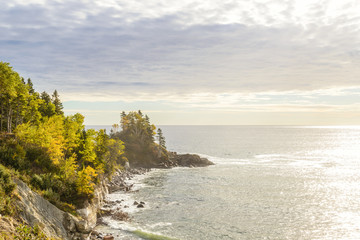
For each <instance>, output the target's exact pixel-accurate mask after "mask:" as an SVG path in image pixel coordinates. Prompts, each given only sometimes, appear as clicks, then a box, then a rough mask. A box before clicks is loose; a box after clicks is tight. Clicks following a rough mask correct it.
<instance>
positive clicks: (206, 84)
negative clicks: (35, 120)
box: [0, 0, 360, 125]
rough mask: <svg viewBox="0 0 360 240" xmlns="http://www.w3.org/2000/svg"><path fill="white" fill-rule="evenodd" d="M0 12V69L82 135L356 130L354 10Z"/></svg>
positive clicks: (82, 8)
mask: <svg viewBox="0 0 360 240" xmlns="http://www.w3.org/2000/svg"><path fill="white" fill-rule="evenodd" d="M0 6H1V8H0V61H4V62H9V63H10V65H11V66H12V67H13V68H14V70H15V71H17V72H19V74H20V75H21V76H22V77H24V78H25V79H27V78H31V79H32V81H33V83H34V86H35V89H36V90H37V91H39V92H42V91H47V92H49V93H52V92H53V91H54V90H55V89H56V90H57V91H58V92H59V94H60V98H61V100H62V102H63V105H64V108H65V109H64V110H65V113H66V114H67V115H70V114H74V113H77V112H80V113H82V114H83V115H84V116H85V123H86V124H87V125H111V124H114V123H118V122H119V118H120V117H119V115H120V112H121V111H134V110H138V109H141V110H142V111H143V112H144V113H146V114H147V115H149V117H150V118H151V121H152V122H153V123H155V124H157V125H360V1H359V0H341V1H340V0H318V1H316V0H263V1H260V0H208V1H206V0H181V1H173V0H146V1H131V0H91V1H90V0H11V1H5V0H0Z"/></svg>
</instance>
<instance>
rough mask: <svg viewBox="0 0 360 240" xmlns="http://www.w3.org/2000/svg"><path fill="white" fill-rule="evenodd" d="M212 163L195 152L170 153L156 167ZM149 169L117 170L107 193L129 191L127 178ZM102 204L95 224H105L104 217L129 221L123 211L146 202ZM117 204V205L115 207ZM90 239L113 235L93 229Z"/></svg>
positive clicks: (131, 184)
mask: <svg viewBox="0 0 360 240" xmlns="http://www.w3.org/2000/svg"><path fill="white" fill-rule="evenodd" d="M209 165H214V163H212V162H211V161H209V160H208V159H206V158H201V157H200V156H198V155H195V154H177V153H171V155H170V158H169V161H167V162H163V163H161V164H160V165H159V166H158V168H172V167H205V166H209ZM149 171H151V169H149V168H130V169H127V170H124V171H117V172H116V173H115V174H114V176H113V178H112V180H111V181H110V182H109V183H108V184H107V188H108V193H109V194H110V193H114V192H117V191H122V192H125V193H126V192H131V191H132V187H133V183H128V181H129V180H131V179H133V178H134V177H135V176H136V175H143V174H145V173H147V172H149ZM103 202H104V204H103V205H102V206H101V207H100V209H99V211H98V215H97V225H106V223H105V222H104V219H103V218H104V217H109V216H110V217H111V218H112V219H114V220H118V221H125V222H126V221H129V220H130V219H131V216H129V214H128V213H127V212H126V211H124V209H126V208H129V207H136V208H144V207H145V205H146V203H145V202H144V201H134V202H133V203H132V204H131V205H132V206H129V205H130V204H129V203H127V204H128V205H127V204H126V203H125V201H124V199H117V200H115V201H114V200H109V199H107V198H105V199H104V201H103ZM116 206H117V207H116ZM90 239H91V240H97V239H104V240H105V239H106V240H112V239H114V236H112V235H107V234H105V233H101V232H98V231H96V230H93V231H92V232H91V233H90Z"/></svg>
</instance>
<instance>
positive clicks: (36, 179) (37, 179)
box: [30, 174, 44, 189]
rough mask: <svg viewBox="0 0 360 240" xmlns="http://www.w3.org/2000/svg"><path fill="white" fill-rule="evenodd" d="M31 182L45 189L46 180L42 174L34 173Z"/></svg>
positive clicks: (34, 185)
mask: <svg viewBox="0 0 360 240" xmlns="http://www.w3.org/2000/svg"><path fill="white" fill-rule="evenodd" d="M30 184H31V185H32V186H33V187H35V188H38V189H43V185H44V181H43V179H42V177H41V176H40V175H38V174H34V175H33V176H32V178H31V180H30Z"/></svg>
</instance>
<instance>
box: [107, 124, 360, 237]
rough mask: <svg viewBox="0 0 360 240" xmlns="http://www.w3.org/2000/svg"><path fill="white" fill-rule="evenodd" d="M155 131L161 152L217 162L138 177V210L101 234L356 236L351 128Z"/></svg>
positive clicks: (357, 168)
mask: <svg viewBox="0 0 360 240" xmlns="http://www.w3.org/2000/svg"><path fill="white" fill-rule="evenodd" d="M161 128H162V130H163V133H164V136H165V138H166V144H167V148H168V150H171V151H176V152H178V153H197V154H199V155H201V156H204V157H207V158H208V159H209V160H211V161H213V162H214V163H215V164H216V165H214V166H209V167H205V168H174V169H169V170H154V171H151V172H149V173H147V174H146V175H145V176H142V177H141V178H139V179H138V180H137V184H139V185H138V191H135V192H133V193H131V195H130V197H131V201H132V199H136V200H139V201H144V202H146V204H145V208H144V209H141V210H140V209H133V211H131V212H130V215H131V217H132V221H131V222H130V223H122V222H116V221H112V220H109V221H112V222H111V223H110V228H109V227H108V228H106V229H105V230H107V231H110V230H111V231H112V232H113V233H114V231H115V233H116V234H117V235H119V238H118V239H139V237H138V236H139V234H133V233H132V232H134V231H135V230H139V231H140V232H146V233H152V234H157V235H159V236H166V237H170V238H175V239H360V224H359V223H360V200H359V199H360V128H359V127H297V126H161ZM128 196H129V195H128ZM118 198H121V196H120V195H119V196H118ZM135 233H136V232H135ZM117 235H115V236H117ZM143 237H144V236H143ZM155 239H156V238H155Z"/></svg>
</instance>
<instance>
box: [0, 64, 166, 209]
mask: <svg viewBox="0 0 360 240" xmlns="http://www.w3.org/2000/svg"><path fill="white" fill-rule="evenodd" d="M156 140H157V141H156ZM166 159H168V152H167V151H166V147H165V139H164V137H163V135H162V131H161V129H157V132H156V127H155V126H154V125H153V124H151V123H150V119H149V117H148V116H147V115H143V113H142V112H141V111H140V110H139V111H134V112H129V113H128V114H126V113H125V112H122V113H121V114H120V122H119V124H114V125H113V127H112V130H111V132H110V133H109V134H107V133H106V131H105V130H104V129H101V130H98V131H95V130H94V129H86V128H85V125H84V116H83V115H81V114H80V113H76V114H74V115H68V116H65V114H64V112H63V105H62V102H61V100H60V95H59V93H58V92H57V91H56V90H54V92H53V93H52V94H51V95H50V94H48V93H46V92H42V93H38V92H36V91H35V89H34V86H33V83H32V80H31V79H27V80H26V81H25V79H24V78H22V77H21V76H20V75H19V74H18V73H17V72H15V71H14V70H13V68H12V67H11V66H10V64H9V63H5V62H0V214H2V215H12V214H14V212H15V209H14V205H13V204H12V201H13V199H14V197H13V194H14V189H15V184H14V183H13V182H12V178H14V177H16V178H19V179H21V180H22V181H24V182H26V183H27V184H28V185H29V186H31V188H32V189H34V190H36V191H37V192H38V193H40V194H41V195H42V196H44V197H45V198H46V199H48V200H49V201H50V202H52V203H53V204H55V205H56V206H57V207H58V208H60V209H62V210H65V211H67V212H70V213H73V214H76V212H75V210H76V209H77V208H80V207H82V204H83V203H84V202H85V201H91V199H92V198H93V197H94V195H93V194H94V189H95V187H96V185H97V184H99V183H100V182H101V180H103V179H106V178H108V179H110V178H111V176H112V174H113V173H114V172H115V171H116V170H117V169H121V168H123V167H124V165H125V164H126V162H128V163H129V164H130V166H142V167H151V166H154V165H156V164H157V162H159V161H161V160H166Z"/></svg>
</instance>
